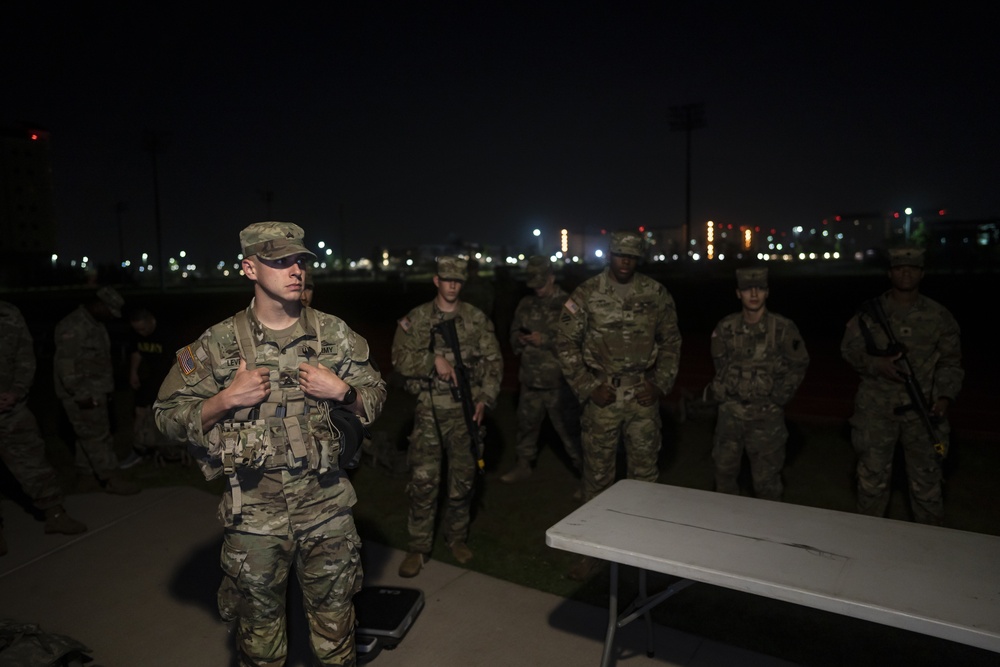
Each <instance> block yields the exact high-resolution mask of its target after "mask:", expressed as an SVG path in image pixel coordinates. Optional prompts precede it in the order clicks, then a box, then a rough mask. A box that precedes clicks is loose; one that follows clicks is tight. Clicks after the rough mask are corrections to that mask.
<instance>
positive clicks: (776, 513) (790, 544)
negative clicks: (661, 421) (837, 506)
mask: <svg viewBox="0 0 1000 667" xmlns="http://www.w3.org/2000/svg"><path fill="white" fill-rule="evenodd" d="M545 542H546V544H548V545H549V546H550V547H554V548H556V549H562V550H565V551H570V552H573V553H577V554H582V555H585V556H592V557H595V558H600V559H603V560H607V561H609V562H610V564H611V573H610V574H611V592H610V605H609V612H610V613H609V619H608V630H607V635H606V637H605V643H604V655H603V658H602V663H601V664H602V665H605V666H606V665H608V664H609V661H610V656H611V650H612V647H613V645H614V637H615V630H616V629H617V628H619V627H622V626H624V625H626V624H627V623H629V622H631V621H632V620H635V619H636V618H638V617H640V616H642V617H644V618H645V620H646V624H647V628H648V630H649V632H648V635H649V642H650V643H649V648H648V652H649V654H650V655H652V650H653V647H652V625H651V623H652V622H651V619H650V614H649V610H650V609H652V607H654V606H656V605H657V604H659V603H660V602H662V601H663V600H665V599H666V598H668V597H670V596H671V595H673V594H674V593H676V592H677V591H678V590H680V589H682V588H684V587H686V586H688V585H690V584H691V583H694V582H703V583H708V584H715V585H718V586H724V587H726V588H732V589H735V590H739V591H745V592H747V593H754V594H756V595H763V596H766V597H770V598H775V599H777V600H784V601H786V602H794V603H797V604H802V605H806V606H809V607H815V608H817V609H822V610H825V611H831V612H835V613H838V614H844V615H847V616H853V617H855V618H860V619H863V620H866V621H873V622H876V623H883V624H885V625H891V626H895V627H898V628H903V629H906V630H912V631H914V632H920V633H923V634H927V635H933V636H935V637H941V638H944V639H948V640H951V641H955V642H960V643H963V644H968V645H971V646H976V647H979V648H983V649H987V650H989V651H996V652H1000V537H995V536H991V535H983V534H979V533H970V532H965V531H959V530H951V529H948V528H939V527H935V526H925V525H920V524H915V523H909V522H905V521H895V520H890V519H878V518H874V517H868V516H861V515H858V514H852V513H847V512H837V511H833V510H824V509H817V508H814V507H806V506H803V505H792V504H789V503H779V502H772V501H767V500H757V499H754V498H746V497H741V496H731V495H726V494H722V493H713V492H709V491H699V490H695V489H687V488H682V487H677V486H669V485H666V484H653V483H650V482H639V481H636V480H623V481H620V482H618V483H617V484H615V485H614V486H612V487H611V488H610V489H608V490H607V491H605V492H604V493H602V494H600V495H599V496H597V497H596V498H594V499H593V500H591V501H590V502H588V503H586V504H585V505H583V506H582V507H580V508H579V509H577V510H576V511H574V512H573V513H572V514H570V515H568V516H567V517H566V518H564V519H563V520H562V521H560V522H558V523H557V524H555V525H554V526H552V527H551V528H549V529H548V530H547V531H546V533H545ZM619 565H631V566H634V567H637V568H639V573H640V577H639V594H638V598H637V599H636V600H635V601H634V602H633V603H632V604H630V605H629V606H628V607H627V608H626V609H625V610H624V611H622V612H621V614H619V609H618V567H619ZM647 571H652V572H661V573H664V574H669V575H674V576H677V577H681V578H682V579H681V581H678V582H676V583H675V584H673V585H672V586H670V587H669V588H667V589H666V590H665V591H662V592H661V593H658V594H657V595H655V596H653V597H648V596H647V595H646V576H645V575H646V572H647Z"/></svg>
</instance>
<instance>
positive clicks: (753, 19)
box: [0, 2, 1000, 262]
mask: <svg viewBox="0 0 1000 667" xmlns="http://www.w3.org/2000/svg"><path fill="white" fill-rule="evenodd" d="M19 4H20V5H23V6H24V7H23V8H22V9H13V10H9V9H5V17H4V20H3V21H2V23H0V57H2V64H0V67H2V74H3V77H2V81H3V94H2V95H0V123H2V124H5V125H6V124H11V123H16V122H19V121H27V122H30V123H34V124H37V125H39V126H41V127H44V128H46V129H48V130H49V131H51V133H52V147H53V164H54V179H55V188H56V197H57V200H56V206H57V209H56V215H57V221H58V229H59V251H60V253H61V254H63V255H64V256H79V255H81V254H84V253H86V254H89V256H90V257H91V258H92V259H98V260H102V261H107V260H114V259H117V254H118V242H117V238H118V232H117V229H118V227H117V220H118V218H119V203H122V205H123V206H122V209H121V212H120V217H121V220H122V221H123V222H124V224H125V232H124V247H125V252H126V254H127V255H130V256H135V255H136V254H137V253H138V252H139V251H140V250H147V251H150V252H153V250H154V246H153V242H154V239H155V235H154V232H153V229H154V225H153V221H154V204H153V183H154V179H153V168H152V159H151V154H150V153H149V152H148V151H147V150H145V149H144V141H145V137H147V136H149V133H153V134H154V135H155V136H158V137H160V139H161V141H162V149H161V150H160V151H159V152H158V154H157V155H158V157H157V161H158V169H159V189H160V198H161V214H162V221H163V230H164V240H165V244H164V245H165V252H166V253H167V254H168V255H173V254H174V253H176V252H177V251H178V250H180V249H187V250H189V251H190V252H193V253H194V254H195V258H196V260H197V261H203V262H204V261H214V260H216V259H223V258H226V259H231V258H234V257H235V254H236V252H238V242H237V232H238V231H239V230H240V229H241V228H242V227H244V226H245V225H247V224H249V223H250V222H254V221H257V220H263V219H268V218H271V219H280V220H290V221H294V222H297V223H299V224H301V225H302V226H303V227H305V228H306V230H307V233H308V236H307V238H308V239H309V240H310V241H317V240H320V239H324V240H326V241H327V242H329V243H333V245H334V247H335V248H339V247H340V245H341V243H344V244H345V245H346V250H347V252H348V254H350V255H352V256H356V255H359V254H368V253H370V252H371V251H372V249H373V248H374V247H375V246H378V245H386V246H389V247H400V246H404V245H410V244H418V243H441V242H445V241H448V240H450V239H454V238H465V239H467V240H473V241H480V242H483V243H490V244H509V245H510V246H512V247H516V246H527V245H530V244H531V243H532V242H533V240H532V239H531V237H530V230H531V229H532V228H534V227H540V228H541V229H542V230H543V231H544V232H545V233H546V236H547V237H550V238H552V239H553V241H554V238H555V233H556V231H557V230H558V229H559V228H561V227H567V228H569V229H570V230H571V231H575V232H585V233H596V232H598V231H599V230H600V229H602V228H606V229H615V228H623V227H634V226H638V225H648V226H652V227H676V226H679V225H681V224H682V223H683V221H684V218H685V136H684V133H683V132H679V131H672V130H671V128H670V123H669V110H670V108H671V107H673V106H679V105H685V104H692V103H698V104H703V105H704V113H705V126H704V127H703V128H701V129H698V130H696V131H695V132H694V133H693V135H692V141H693V143H692V149H693V152H692V155H693V164H692V191H691V196H692V201H691V205H692V219H693V220H694V221H695V222H700V221H704V220H707V219H713V220H716V221H718V222H731V223H733V224H747V223H749V224H755V225H763V226H778V227H786V228H787V227H788V226H790V225H792V224H803V225H812V224H816V223H818V222H819V221H820V220H822V219H823V218H828V217H830V216H832V215H834V214H835V213H838V212H846V213H860V212H875V211H891V210H897V209H901V208H903V207H905V206H912V207H913V208H915V209H916V210H917V211H925V210H936V209H938V208H945V209H947V211H948V213H949V216H951V217H952V218H964V219H968V218H984V217H990V216H996V215H998V214H1000V188H998V187H997V185H996V182H997V176H998V174H1000V169H998V161H1000V160H998V149H1000V130H998V128H997V123H998V122H1000V104H998V101H1000V100H998V98H1000V93H998V88H1000V86H998V85H997V80H998V78H1000V77H998V74H1000V73H998V69H1000V67H998V62H1000V59H998V58H997V56H996V47H995V35H994V34H992V32H993V31H992V28H991V27H990V23H991V22H990V21H987V19H986V17H985V16H982V15H980V14H975V13H972V12H971V11H970V12H967V13H959V12H958V11H957V10H953V9H950V7H951V6H952V4H955V3H944V4H943V5H942V6H945V7H949V9H947V10H941V9H937V10H922V11H918V10H913V9H908V10H906V11H905V12H903V11H900V12H892V11H889V10H885V9H879V10H872V9H859V7H865V6H864V5H859V6H855V8H853V9H851V8H850V6H849V5H846V4H844V3H836V4H832V5H831V6H830V7H831V8H830V9H825V10H818V9H815V8H814V7H812V6H811V4H812V3H808V5H807V3H795V4H790V5H788V6H787V7H786V8H783V9H780V10H779V9H777V8H772V9H757V8H753V7H752V6H751V5H753V4H755V3H740V5H736V3H733V4H732V6H731V7H730V6H728V5H727V4H722V3H684V2H647V3H635V2H616V3H607V4H603V5H602V4H596V3H575V2H563V3H558V4H556V3H548V2H540V3H531V4H530V7H531V8H530V9H527V8H526V9H516V8H511V6H513V4H514V3H507V4H509V5H511V6H501V5H500V4H494V3H489V4H481V3H454V5H455V7H461V9H450V10H444V9H427V8H426V7H424V8H421V6H422V5H423V3H408V4H407V5H403V4H402V3H391V4H382V3H340V2H337V3H328V4H329V5H330V6H331V8H328V9H323V10H317V9H315V8H313V7H311V4H312V3H309V4H306V3H301V4H299V3H293V2H286V3H270V4H267V5H260V6H258V7H253V4H252V3H242V4H241V5H240V6H237V5H232V6H231V7H230V8H228V9H226V8H224V7H212V6H210V5H209V3H204V4H203V5H202V6H196V5H191V6H190V8H189V9H187V10H185V11H182V10H179V9H174V8H173V7H172V5H173V3H158V4H157V5H151V4H149V3H127V4H125V3H122V6H121V7H119V8H108V7H105V6H100V7H97V6H93V5H94V3H68V2H66V3H50V2H36V3H19ZM116 4H117V3H116ZM766 4H768V6H769V7H770V6H771V5H770V3H766ZM869 4H875V3H869ZM428 6H430V5H428ZM527 6H528V5H525V7H527ZM166 7H170V9H165V8H166ZM334 7H335V8H334ZM348 7H356V9H349V8H348ZM788 7H792V8H797V9H788ZM266 193H270V195H267V194H266Z"/></svg>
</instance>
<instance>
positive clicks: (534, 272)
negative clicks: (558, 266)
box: [525, 255, 553, 289]
mask: <svg viewBox="0 0 1000 667" xmlns="http://www.w3.org/2000/svg"><path fill="white" fill-rule="evenodd" d="M525 272H526V273H527V274H528V278H527V280H526V284H527V285H528V289H538V288H539V287H542V286H544V285H545V281H547V280H548V279H549V276H551V275H552V273H553V272H552V262H550V261H549V258H548V257H542V256H540V255H533V256H532V257H529V258H528V267H527V268H526V269H525Z"/></svg>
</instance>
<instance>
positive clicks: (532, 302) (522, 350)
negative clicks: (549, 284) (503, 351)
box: [510, 285, 569, 389]
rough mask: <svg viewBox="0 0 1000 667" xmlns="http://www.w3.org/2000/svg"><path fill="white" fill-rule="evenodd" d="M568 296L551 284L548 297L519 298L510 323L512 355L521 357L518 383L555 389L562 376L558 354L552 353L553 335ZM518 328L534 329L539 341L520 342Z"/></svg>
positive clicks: (554, 337) (553, 351)
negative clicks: (535, 342)
mask: <svg viewBox="0 0 1000 667" xmlns="http://www.w3.org/2000/svg"><path fill="white" fill-rule="evenodd" d="M568 296H569V295H568V294H567V293H566V291H565V290H564V289H562V288H561V287H559V286H558V285H555V290H554V291H553V292H552V294H550V295H548V296H541V297H540V296H536V295H534V294H529V295H528V296H526V297H524V298H523V299H521V301H520V303H518V304H517V309H516V310H515V311H514V322H513V324H512V325H511V328H510V344H511V347H512V348H513V350H514V354H516V355H518V356H520V357H521V368H520V371H519V373H518V379H519V380H520V381H521V384H523V385H525V386H527V387H531V388H532V389H557V388H558V387H559V381H560V379H561V378H562V369H561V368H559V357H557V356H556V335H557V333H558V326H559V313H560V311H562V307H563V304H564V303H566V298H567V297H568ZM521 327H524V328H526V329H529V330H531V331H537V332H539V333H540V334H541V335H542V344H541V345H540V346H538V347H536V346H534V345H524V344H522V343H521V341H520V335H521V331H520V329H521Z"/></svg>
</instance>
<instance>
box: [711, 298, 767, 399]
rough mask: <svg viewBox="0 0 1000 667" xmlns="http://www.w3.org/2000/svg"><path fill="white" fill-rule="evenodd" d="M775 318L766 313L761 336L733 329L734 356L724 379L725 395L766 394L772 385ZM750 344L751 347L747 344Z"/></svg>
mask: <svg viewBox="0 0 1000 667" xmlns="http://www.w3.org/2000/svg"><path fill="white" fill-rule="evenodd" d="M776 330H777V318H775V317H769V318H768V322H767V333H766V335H765V336H764V339H763V340H760V339H757V340H754V339H755V338H756V337H755V336H752V335H750V334H746V333H743V332H734V334H735V335H734V336H733V349H734V351H735V355H736V359H735V360H733V361H732V362H731V363H730V365H729V367H728V368H727V369H726V373H725V376H724V378H723V382H724V383H725V390H726V392H725V395H727V396H730V397H732V396H736V397H738V398H739V399H742V400H744V401H747V400H752V399H760V398H767V397H768V396H770V394H771V390H772V388H773V387H774V358H773V355H770V354H769V353H770V352H772V351H773V350H774V349H775V346H776V343H777V341H776V336H775V333H776ZM751 343H752V344H753V347H752V348H750V347H749V346H750V345H751Z"/></svg>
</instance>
